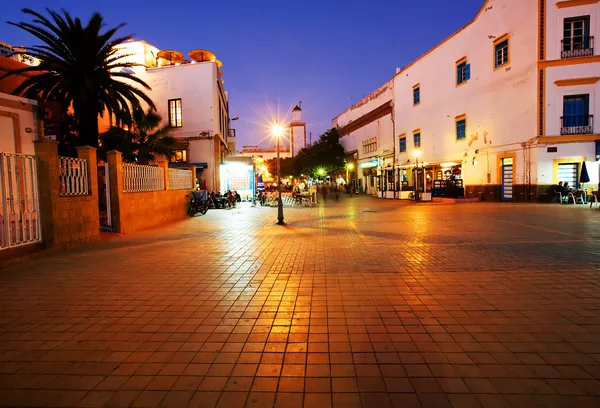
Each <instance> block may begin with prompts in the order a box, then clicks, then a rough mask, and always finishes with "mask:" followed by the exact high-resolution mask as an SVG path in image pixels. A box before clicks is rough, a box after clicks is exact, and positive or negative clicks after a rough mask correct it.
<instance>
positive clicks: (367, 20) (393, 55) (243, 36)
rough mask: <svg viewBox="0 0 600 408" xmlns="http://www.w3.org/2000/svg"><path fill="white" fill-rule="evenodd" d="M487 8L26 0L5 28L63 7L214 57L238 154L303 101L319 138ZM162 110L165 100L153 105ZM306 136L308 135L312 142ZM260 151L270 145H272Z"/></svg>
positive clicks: (329, 0) (14, 36)
mask: <svg viewBox="0 0 600 408" xmlns="http://www.w3.org/2000/svg"><path fill="white" fill-rule="evenodd" d="M482 4H483V0H460V1H447V0H430V1H413V0H378V1H377V0H376V1H357V0H345V1H340V0H337V1H334V0H296V1H275V0H254V1H251V0H250V1H249V0H243V1H242V0H229V1H202V0H198V1H193V2H192V1H179V0H170V1H164V0H163V1H158V0H146V1H139V0H119V1H117V0H104V1H102V2H98V1H86V0H54V1H51V2H50V1H48V0H24V1H9V2H6V4H4V5H3V8H2V19H3V20H4V21H23V20H25V21H30V20H29V19H28V17H27V16H25V15H24V14H22V13H21V11H20V9H21V8H23V7H29V8H32V9H35V10H37V11H42V10H43V8H44V7H48V6H50V7H51V8H52V9H54V10H60V9H61V8H64V9H66V10H67V11H69V12H70V13H71V15H73V16H77V17H81V18H82V19H84V20H87V19H88V18H89V17H90V16H91V14H92V13H93V12H95V11H97V12H99V13H101V14H102V15H103V16H104V18H105V20H106V21H107V23H108V24H109V25H110V26H114V25H117V24H119V23H121V22H125V23H127V26H126V27H125V28H124V29H123V30H122V32H121V34H124V35H125V34H133V35H134V38H136V39H143V40H146V41H147V42H149V43H151V44H153V45H155V46H157V47H158V48H161V49H175V50H178V51H181V52H183V53H184V54H186V55H187V52H188V51H190V50H192V49H195V48H203V49H209V50H211V51H213V52H214V53H215V54H216V55H217V58H218V59H220V60H221V61H223V68H222V69H223V72H224V76H223V78H224V79H225V89H226V90H227V91H228V92H229V100H230V116H231V117H235V116H238V117H239V118H240V120H239V121H237V122H233V124H232V127H234V128H236V129H237V132H238V142H237V145H238V149H240V148H241V146H242V145H254V144H257V143H259V142H261V141H263V140H265V138H266V136H267V135H266V132H265V129H264V128H263V127H262V126H261V125H264V123H265V122H266V120H267V118H269V117H270V115H269V113H268V112H269V110H271V111H274V112H276V111H277V110H278V109H279V111H280V115H281V116H282V117H283V116H285V114H286V113H287V115H288V119H289V117H290V114H289V111H290V110H291V108H292V107H293V106H294V105H295V104H297V103H298V101H302V109H303V119H304V120H305V121H306V122H307V123H308V132H311V133H312V138H313V140H315V138H317V137H318V135H320V134H321V133H323V132H324V131H325V130H327V129H328V128H329V127H331V119H332V118H333V117H335V116H336V115H338V114H339V113H341V112H342V111H343V110H344V109H346V108H347V107H349V106H350V105H351V104H353V103H356V102H357V101H358V100H360V99H361V98H362V97H363V96H365V95H367V94H369V93H370V92H372V91H373V90H374V89H376V88H377V87H379V86H380V85H382V84H383V83H384V82H385V81H386V80H389V79H390V78H391V77H392V75H393V74H394V72H395V70H396V67H402V66H405V65H407V64H409V63H410V62H411V61H413V60H414V59H416V58H417V57H419V56H420V55H421V54H423V53H424V52H426V51H427V50H429V49H430V48H431V47H433V46H434V45H436V44H437V43H439V42H440V41H442V40H443V39H444V38H445V37H447V36H448V35H450V34H452V33H453V32H454V31H456V30H457V29H459V28H460V27H461V26H463V25H464V24H465V23H467V22H468V21H469V20H471V19H472V18H473V17H474V16H475V14H476V13H477V11H478V10H479V8H480V7H481V5H482ZM0 41H4V42H6V43H9V44H12V45H24V46H29V45H33V44H37V43H38V42H37V41H36V40H35V39H33V38H32V37H30V36H28V35H27V34H26V33H25V32H23V31H21V30H20V29H18V28H16V27H12V26H10V25H8V24H4V23H3V24H0ZM156 102H157V103H158V101H156ZM307 136H308V135H307ZM262 145H266V146H268V145H272V144H271V143H270V141H269V140H265V141H264V142H263V143H262Z"/></svg>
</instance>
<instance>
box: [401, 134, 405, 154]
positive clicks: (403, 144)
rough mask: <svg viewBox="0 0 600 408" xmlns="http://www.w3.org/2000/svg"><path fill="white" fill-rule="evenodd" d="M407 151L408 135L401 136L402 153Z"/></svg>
mask: <svg viewBox="0 0 600 408" xmlns="http://www.w3.org/2000/svg"><path fill="white" fill-rule="evenodd" d="M404 152H406V136H404V137H401V138H400V153H404Z"/></svg>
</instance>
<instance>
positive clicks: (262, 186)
mask: <svg viewBox="0 0 600 408" xmlns="http://www.w3.org/2000/svg"><path fill="white" fill-rule="evenodd" d="M256 188H265V185H264V183H263V179H262V174H259V175H258V181H257V182H256Z"/></svg>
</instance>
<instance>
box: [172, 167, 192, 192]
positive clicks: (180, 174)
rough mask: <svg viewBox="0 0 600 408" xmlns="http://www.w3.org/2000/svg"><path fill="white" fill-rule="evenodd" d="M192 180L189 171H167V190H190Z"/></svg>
mask: <svg viewBox="0 0 600 408" xmlns="http://www.w3.org/2000/svg"><path fill="white" fill-rule="evenodd" d="M193 188H194V178H193V177H192V172H191V170H181V169H169V190H192V189H193Z"/></svg>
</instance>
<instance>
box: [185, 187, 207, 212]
mask: <svg viewBox="0 0 600 408" xmlns="http://www.w3.org/2000/svg"><path fill="white" fill-rule="evenodd" d="M187 197H189V198H190V203H189V205H188V215H189V216H190V217H193V216H194V215H196V214H197V213H200V214H201V215H204V214H206V212H207V211H208V206H209V202H208V201H209V200H208V194H207V191H206V190H205V191H192V193H191V194H190V195H188V196H187Z"/></svg>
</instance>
